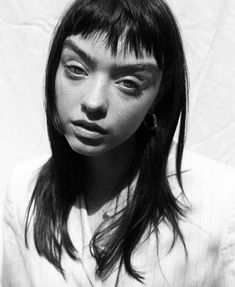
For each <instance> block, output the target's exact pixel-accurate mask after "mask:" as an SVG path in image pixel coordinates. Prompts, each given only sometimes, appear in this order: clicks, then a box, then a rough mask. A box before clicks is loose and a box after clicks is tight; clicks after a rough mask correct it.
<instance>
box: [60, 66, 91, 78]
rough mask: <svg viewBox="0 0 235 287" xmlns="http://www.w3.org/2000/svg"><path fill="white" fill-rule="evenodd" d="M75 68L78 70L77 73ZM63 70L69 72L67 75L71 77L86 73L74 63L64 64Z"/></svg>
mask: <svg viewBox="0 0 235 287" xmlns="http://www.w3.org/2000/svg"><path fill="white" fill-rule="evenodd" d="M75 69H77V70H79V73H77V72H76V71H75ZM65 70H66V72H68V73H69V76H72V78H74V77H77V76H81V75H87V73H86V71H85V70H84V69H83V68H81V67H79V66H76V65H65Z"/></svg>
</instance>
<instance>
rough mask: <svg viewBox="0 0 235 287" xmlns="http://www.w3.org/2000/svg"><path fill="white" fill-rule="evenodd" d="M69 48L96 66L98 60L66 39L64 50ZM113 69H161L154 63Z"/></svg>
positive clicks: (126, 70)
mask: <svg viewBox="0 0 235 287" xmlns="http://www.w3.org/2000/svg"><path fill="white" fill-rule="evenodd" d="M65 48H68V49H70V50H72V51H73V52H74V53H76V54H77V55H78V56H79V57H80V58H81V59H82V60H83V61H85V62H87V63H88V64H89V65H91V66H95V65H96V60H95V59H94V58H93V57H92V56H91V55H90V54H88V53H86V52H85V51H83V50H82V49H80V48H79V47H78V46H77V45H76V44H75V43H74V42H73V41H72V40H70V39H66V40H65V41H64V45H63V49H65ZM113 69H115V70H116V72H121V73H127V72H159V71H160V69H159V67H158V65H157V64H153V63H137V64H124V65H123V64H117V63H115V64H113Z"/></svg>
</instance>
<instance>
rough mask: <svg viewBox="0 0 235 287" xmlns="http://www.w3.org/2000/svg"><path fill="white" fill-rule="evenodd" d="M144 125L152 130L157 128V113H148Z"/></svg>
mask: <svg viewBox="0 0 235 287" xmlns="http://www.w3.org/2000/svg"><path fill="white" fill-rule="evenodd" d="M144 125H145V127H146V128H147V129H148V130H150V131H153V130H155V129H156V128H157V126H158V123H157V117H156V115H155V114H154V113H147V115H146V116H145V119H144Z"/></svg>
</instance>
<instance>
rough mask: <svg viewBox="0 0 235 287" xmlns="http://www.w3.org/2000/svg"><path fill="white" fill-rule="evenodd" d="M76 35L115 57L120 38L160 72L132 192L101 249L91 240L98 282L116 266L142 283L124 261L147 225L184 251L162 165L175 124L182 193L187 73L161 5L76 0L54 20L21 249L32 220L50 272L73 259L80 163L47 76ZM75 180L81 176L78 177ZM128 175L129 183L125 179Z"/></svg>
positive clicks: (178, 211) (171, 21)
mask: <svg viewBox="0 0 235 287" xmlns="http://www.w3.org/2000/svg"><path fill="white" fill-rule="evenodd" d="M77 34H80V35H82V36H83V37H84V38H86V37H88V36H90V35H105V39H106V45H107V47H108V48H110V49H111V51H112V53H113V54H116V52H117V44H118V41H119V39H120V37H121V36H122V35H125V40H124V43H125V47H124V48H125V50H126V51H134V52H135V54H136V57H141V55H142V51H143V49H145V50H146V51H147V52H149V53H152V54H153V55H154V57H155V59H156V61H157V63H158V65H159V67H160V69H161V70H162V73H163V74H162V81H161V85H160V89H159V92H158V95H157V96H156V101H155V103H154V106H153V109H152V112H154V113H155V114H156V115H157V119H158V127H157V128H156V129H155V130H154V131H151V132H149V131H147V130H146V128H144V125H143V124H142V125H141V126H140V128H139V129H138V130H137V136H138V137H139V143H140V144H139V152H138V172H139V177H138V181H137V185H136V187H135V191H134V194H133V196H132V197H131V199H130V200H129V202H128V205H127V207H126V208H125V209H124V210H123V213H122V215H121V216H119V217H118V218H117V220H114V223H113V224H110V225H109V226H108V228H109V234H110V236H109V237H108V238H106V239H105V241H106V245H105V246H106V247H105V249H102V248H99V243H100V242H101V241H102V240H101V239H104V238H105V232H104V230H103V229H102V228H99V229H98V230H97V231H96V232H95V234H94V236H93V239H92V241H91V250H92V254H93V256H95V258H96V261H97V275H98V276H100V277H101V278H105V277H106V276H108V275H109V274H110V272H111V271H112V270H113V267H114V266H115V265H116V264H118V262H119V263H120V264H123V265H124V266H125V269H126V271H127V273H128V274H129V275H131V276H132V277H134V278H135V279H137V280H138V281H142V280H143V277H142V276H141V274H140V273H138V272H137V271H136V270H135V269H134V268H133V266H132V264H131V256H132V254H133V251H134V249H135V247H136V246H137V244H138V243H139V242H140V240H141V238H142V236H143V234H144V232H145V231H146V230H147V228H148V227H151V230H153V231H154V232H155V234H156V236H157V237H158V226H159V223H160V222H161V221H162V220H166V221H167V222H168V223H169V224H170V225H171V227H172V232H173V235H174V237H173V243H172V246H173V245H174V242H175V240H176V239H177V238H178V237H179V238H180V239H181V241H182V243H183V245H184V247H185V243H184V238H183V235H182V233H181V230H180V228H179V219H180V218H181V217H183V216H185V210H186V208H185V206H182V205H181V204H180V203H179V201H178V200H177V198H175V197H174V195H173V193H172V191H171V187H170V184H169V182H168V175H167V163H168V156H169V152H170V148H171V145H172V141H173V136H174V134H175V131H176V127H177V125H178V124H179V132H178V144H177V150H176V166H175V175H176V177H177V180H178V184H179V187H180V188H181V191H182V193H184V191H183V186H182V179H181V161H182V155H183V149H184V141H185V126H186V115H187V103H188V81H187V69H186V62H185V56H184V51H183V47H182V40H181V35H180V32H179V29H178V25H177V23H176V20H175V18H174V16H173V15H172V12H171V10H170V8H169V7H168V5H167V4H166V3H165V1H163V0H145V1H143V0H135V1H134V0H118V1H117V0H109V1H107V0H76V1H74V2H73V3H72V5H71V6H70V7H69V8H68V9H67V10H66V12H65V14H64V15H63V17H62V18H61V20H60V22H59V24H58V26H57V27H56V30H55V34H54V38H53V41H52V43H51V48H50V53H49V58H48V62H47V69H46V78H45V96H46V103H45V106H46V116H47V126H48V135H49V140H50V145H51V151H52V155H51V157H50V159H49V160H48V161H47V162H46V163H45V164H44V165H43V167H42V168H41V169H40V172H39V175H38V177H37V181H36V185H35V188H34V191H33V194H32V196H31V199H30V202H29V205H28V210H27V217H26V226H25V243H26V246H28V240H27V236H28V229H29V225H30V221H31V219H33V231H34V241H35V246H36V249H37V251H38V253H39V254H40V255H42V256H44V257H45V258H46V259H47V260H48V261H49V262H51V263H52V264H53V265H54V266H55V267H56V268H57V269H58V271H60V272H61V273H62V274H63V275H65V274H64V270H63V268H62V265H61V256H62V253H63V251H65V252H67V253H68V254H69V256H70V257H71V258H72V259H74V260H76V259H77V258H79V254H77V251H76V249H75V247H74V246H73V243H72V241H71V239H70V236H69V232H68V228H67V221H68V216H69V214H70V211H71V208H72V207H73V205H74V204H75V201H76V200H77V197H78V196H79V192H81V191H80V190H81V189H76V192H75V188H74V186H75V184H76V185H77V184H78V185H79V182H81V179H82V178H83V163H82V157H81V156H80V155H79V154H76V153H75V152H74V151H72V149H71V148H70V146H69V145H68V143H67V141H66V139H65V137H64V136H63V127H62V126H61V124H60V120H59V117H58V114H57V109H56V100H55V76H56V72H57V68H58V64H59V61H60V56H61V52H62V48H63V43H64V41H65V39H66V38H67V37H68V36H71V35H77ZM75 167H76V175H75V172H74V170H75ZM78 174H80V175H81V176H80V177H79V178H78ZM128 176H129V179H130V177H131V176H132V175H131V173H130V174H129V175H127V178H128ZM151 232H152V231H151ZM185 251H187V249H186V247H185ZM186 254H187V252H186Z"/></svg>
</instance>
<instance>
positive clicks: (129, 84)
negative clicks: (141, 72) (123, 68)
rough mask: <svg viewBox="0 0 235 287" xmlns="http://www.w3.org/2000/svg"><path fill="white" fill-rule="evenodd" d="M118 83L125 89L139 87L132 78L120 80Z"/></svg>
mask: <svg viewBox="0 0 235 287" xmlns="http://www.w3.org/2000/svg"><path fill="white" fill-rule="evenodd" d="M120 83H121V84H122V85H123V87H125V88H127V89H138V88H139V85H138V83H136V82H135V81H132V80H122V81H121V82H120Z"/></svg>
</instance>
